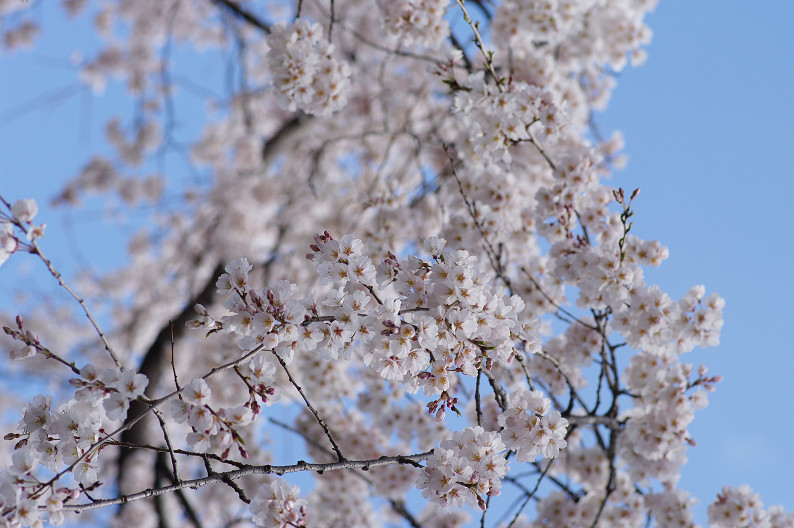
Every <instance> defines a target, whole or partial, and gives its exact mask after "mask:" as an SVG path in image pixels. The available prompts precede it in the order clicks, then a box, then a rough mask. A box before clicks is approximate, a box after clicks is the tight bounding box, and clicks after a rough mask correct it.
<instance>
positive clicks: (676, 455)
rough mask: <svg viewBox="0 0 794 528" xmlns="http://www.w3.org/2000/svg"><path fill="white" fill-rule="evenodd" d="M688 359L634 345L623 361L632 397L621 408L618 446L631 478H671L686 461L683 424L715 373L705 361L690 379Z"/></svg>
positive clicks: (716, 378) (686, 437)
mask: <svg viewBox="0 0 794 528" xmlns="http://www.w3.org/2000/svg"><path fill="white" fill-rule="evenodd" d="M691 374H692V365H689V364H682V363H680V362H679V361H678V358H677V357H676V355H674V354H672V353H667V354H664V355H656V354H652V353H649V352H645V351H640V352H639V353H638V354H637V355H635V356H633V357H632V358H631V360H630V361H629V365H628V367H627V368H626V372H625V376H624V377H625V381H626V386H627V388H628V389H629V390H630V391H631V393H632V394H634V395H636V396H637V398H636V399H635V400H634V407H633V408H632V409H631V410H629V411H628V412H627V413H626V417H629V418H630V419H629V420H628V422H627V423H626V429H625V430H624V431H623V433H622V434H621V437H620V442H619V449H618V452H619V454H620V456H621V457H622V458H623V460H624V461H625V462H626V463H627V464H628V466H629V468H628V472H629V474H630V475H631V476H632V478H634V479H635V480H636V481H638V482H640V481H645V480H646V479H647V478H648V477H653V478H656V479H658V480H660V481H662V482H674V481H675V480H677V478H678V474H679V471H680V468H681V466H682V465H683V464H684V463H685V462H686V456H685V454H684V452H685V450H686V447H687V444H694V441H693V440H692V439H691V438H690V436H689V433H688V431H687V426H688V425H689V424H690V423H691V422H692V420H693V419H694V417H695V414H694V411H695V409H698V408H703V407H705V406H706V404H707V397H706V392H705V391H703V390H697V391H696V392H692V393H691V394H690V393H689V392H690V390H691V389H695V388H697V389H699V388H704V389H705V390H706V391H711V390H714V384H715V383H717V382H719V381H720V379H721V377H720V376H713V377H707V376H706V367H704V366H701V367H700V369H699V370H698V378H697V379H695V380H692V381H690V377H691Z"/></svg>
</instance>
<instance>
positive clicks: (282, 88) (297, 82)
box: [267, 18, 350, 116]
mask: <svg viewBox="0 0 794 528" xmlns="http://www.w3.org/2000/svg"><path fill="white" fill-rule="evenodd" d="M267 42H268V45H269V46H270V52H269V54H268V62H269V65H270V70H271V72H272V75H273V87H274V88H275V90H276V96H277V99H278V102H279V104H280V105H281V106H282V107H283V108H285V109H287V110H291V111H294V110H296V109H297V110H303V111H304V112H306V113H307V114H316V115H320V116H327V115H330V114H332V113H333V112H335V111H337V110H339V109H341V108H342V107H343V106H344V105H345V104H346V103H347V98H346V97H345V89H346V88H347V85H348V79H349V77H350V67H349V66H348V65H347V63H344V62H338V61H337V60H336V59H335V58H334V56H333V51H334V46H333V45H332V44H330V43H329V42H327V41H325V40H324V39H323V30H322V27H320V25H319V24H316V23H315V24H312V23H311V22H308V21H307V20H305V19H303V18H299V19H297V20H296V21H295V22H293V23H292V24H290V25H287V24H286V23H285V22H281V23H279V24H276V25H275V26H273V28H272V30H271V33H270V36H269V37H268V39H267Z"/></svg>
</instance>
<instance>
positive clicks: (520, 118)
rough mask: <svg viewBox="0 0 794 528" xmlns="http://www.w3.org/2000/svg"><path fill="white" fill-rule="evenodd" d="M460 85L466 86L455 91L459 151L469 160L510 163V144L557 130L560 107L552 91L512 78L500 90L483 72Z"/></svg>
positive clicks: (555, 133)
mask: <svg viewBox="0 0 794 528" xmlns="http://www.w3.org/2000/svg"><path fill="white" fill-rule="evenodd" d="M461 85H463V86H464V87H465V88H466V89H465V90H461V91H459V92H457V93H456V94H455V102H454V111H455V114H456V116H457V117H458V119H459V120H460V130H461V137H460V138H459V141H458V152H459V154H460V155H461V157H462V158H463V159H464V160H465V161H467V162H469V163H470V164H474V165H475V166H488V165H492V164H496V165H509V164H510V162H511V161H512V157H511V155H510V150H509V147H510V145H511V144H513V143H515V142H520V141H529V140H530V137H534V138H536V139H537V138H548V137H552V136H556V135H558V134H559V132H560V125H561V124H562V122H563V120H562V119H561V116H560V115H559V109H558V108H557V106H556V105H555V104H554V103H553V101H552V97H551V94H549V93H548V92H546V91H544V90H542V89H540V88H538V87H537V86H532V85H529V84H527V83H523V82H514V83H511V84H510V85H509V87H508V90H507V91H505V92H500V91H498V90H497V88H496V87H494V86H492V85H490V84H488V83H486V82H485V77H484V75H483V73H482V72H480V73H478V74H474V75H470V76H469V77H468V78H467V79H466V80H464V81H462V82H461ZM530 131H531V132H532V136H530Z"/></svg>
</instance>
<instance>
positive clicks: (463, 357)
mask: <svg viewBox="0 0 794 528" xmlns="http://www.w3.org/2000/svg"><path fill="white" fill-rule="evenodd" d="M315 241H316V243H315V244H314V245H313V246H312V250H313V253H310V254H309V255H307V257H308V258H311V260H312V261H313V262H314V264H315V265H316V266H317V270H318V273H320V275H321V277H322V278H323V280H325V281H330V282H332V283H333V285H334V286H336V289H334V290H332V291H331V293H330V294H329V295H328V296H327V297H326V300H325V301H324V302H323V304H324V305H325V306H328V307H331V308H332V309H333V311H332V313H331V317H332V318H333V321H332V322H330V323H328V322H325V321H318V322H313V323H311V324H309V325H308V326H307V327H306V330H305V332H306V333H309V332H312V333H313V332H315V331H316V332H320V333H321V334H322V335H323V340H322V341H321V342H319V343H318V344H317V350H318V353H320V354H322V355H323V356H324V357H327V358H332V359H335V358H336V357H338V356H339V355H340V351H342V353H341V355H343V357H350V354H351V352H350V351H349V347H350V345H351V344H352V343H353V340H354V339H355V338H358V339H359V340H360V341H361V344H362V345H363V348H364V350H365V352H364V362H365V363H366V364H367V365H369V366H370V367H371V368H372V369H373V370H375V371H376V372H378V373H379V374H380V375H381V377H383V378H385V379H390V380H396V381H402V382H403V383H404V384H405V385H406V387H407V389H408V390H409V391H412V392H416V391H417V390H418V389H419V388H420V387H421V388H423V389H424V392H425V394H426V395H428V396H430V395H434V394H441V395H442V398H443V400H444V402H445V403H446V405H444V406H441V407H440V408H439V409H438V413H439V414H438V419H443V416H444V412H445V410H444V409H445V407H451V406H452V405H454V402H452V399H449V398H447V397H446V396H447V394H446V391H447V390H448V389H449V388H450V386H451V383H452V381H453V376H454V373H462V374H464V375H468V376H476V375H477V370H478V369H479V368H485V369H489V368H490V367H491V365H492V364H493V362H494V361H496V360H499V361H509V360H510V359H511V357H512V354H513V346H514V344H515V342H516V341H519V340H522V339H523V340H525V341H526V342H527V343H528V344H529V343H532V344H533V345H534V344H535V343H536V341H537V338H538V335H537V332H536V331H535V330H534V329H528V330H527V331H526V332H524V329H522V328H520V325H519V324H518V314H519V313H520V312H521V311H522V310H523V309H524V304H523V302H522V301H521V299H520V298H519V297H518V296H513V297H511V298H509V299H507V298H506V296H505V295H504V293H503V292H502V291H500V290H498V289H495V288H494V287H493V286H491V284H489V281H490V279H491V275H490V274H488V273H483V272H480V271H479V269H478V267H477V258H476V257H474V256H472V255H469V253H468V252H467V251H461V250H458V251H453V250H450V249H446V250H445V249H444V246H445V244H446V241H445V240H444V239H440V238H437V237H432V238H430V239H429V240H428V241H427V242H426V244H425V248H426V250H427V252H428V253H430V254H431V255H432V257H433V260H432V263H431V262H425V261H423V260H421V259H419V258H417V257H409V258H408V260H407V262H402V263H401V262H400V261H399V260H398V258H397V257H396V256H395V255H393V254H391V253H390V254H389V255H388V256H387V258H385V259H384V260H383V262H382V263H381V264H379V265H378V268H377V280H378V284H379V286H380V288H381V292H382V294H381V295H385V294H386V293H388V294H390V295H389V297H386V298H384V299H383V300H381V299H380V298H377V299H376V300H377V301H378V304H377V306H376V307H375V309H374V310H373V309H370V310H369V311H366V313H365V314H363V315H361V312H362V311H363V310H364V309H365V308H366V307H367V306H368V305H369V304H370V303H371V302H372V297H371V296H372V295H373V294H374V293H375V289H374V287H373V286H372V284H373V282H374V279H375V268H374V267H373V265H372V263H371V261H370V259H369V257H366V256H364V255H363V253H362V251H363V245H362V244H361V242H360V241H359V240H355V239H353V238H352V237H350V236H345V237H343V238H342V240H341V241H336V240H334V239H333V238H332V237H331V236H330V234H329V233H327V232H326V233H325V234H323V235H318V236H317V237H316V238H315ZM365 290H369V291H370V293H369V294H368V293H367V291H365ZM522 334H526V335H522ZM439 403H441V401H440V400H439V402H436V404H435V405H431V411H435V410H436V407H437V406H438V404H439Z"/></svg>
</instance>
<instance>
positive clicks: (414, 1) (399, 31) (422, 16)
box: [378, 0, 449, 48]
mask: <svg viewBox="0 0 794 528" xmlns="http://www.w3.org/2000/svg"><path fill="white" fill-rule="evenodd" d="M448 3H449V2H448V1H447V0H404V1H402V2H394V1H392V0H378V5H379V6H380V9H381V13H382V16H383V18H382V22H383V26H384V27H385V28H386V31H387V32H388V33H389V35H391V36H393V37H395V38H396V39H399V41H400V43H401V44H405V45H411V44H418V45H420V46H426V47H429V48H435V47H438V46H439V45H441V44H442V43H443V42H444V41H445V40H446V38H447V37H448V36H449V23H448V22H447V21H446V20H444V13H445V11H446V9H447V5H448Z"/></svg>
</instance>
